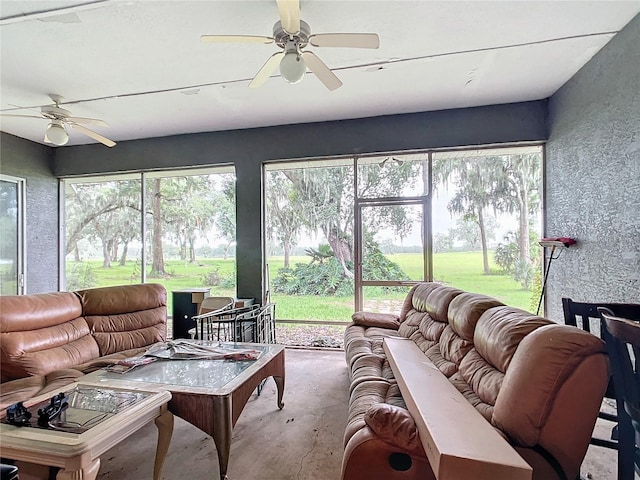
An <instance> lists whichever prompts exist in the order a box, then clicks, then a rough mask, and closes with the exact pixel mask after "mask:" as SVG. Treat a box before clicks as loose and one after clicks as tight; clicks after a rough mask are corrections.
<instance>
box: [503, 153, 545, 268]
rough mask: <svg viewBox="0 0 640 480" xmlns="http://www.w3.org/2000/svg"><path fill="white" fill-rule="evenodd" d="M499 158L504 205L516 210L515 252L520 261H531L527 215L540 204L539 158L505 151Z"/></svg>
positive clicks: (528, 218)
mask: <svg viewBox="0 0 640 480" xmlns="http://www.w3.org/2000/svg"><path fill="white" fill-rule="evenodd" d="M499 158H502V163H503V172H504V179H505V182H506V185H507V187H506V188H505V196H504V199H505V206H506V208H507V209H508V210H509V211H514V210H515V211H516V212H517V214H518V255H519V259H520V260H521V261H522V262H526V263H529V264H530V263H531V254H530V246H531V244H530V240H529V226H530V223H531V222H530V217H531V214H532V213H533V212H535V211H536V210H537V208H538V207H539V206H540V179H541V163H542V159H541V158H540V154H538V153H528V154H522V155H508V156H504V157H499Z"/></svg>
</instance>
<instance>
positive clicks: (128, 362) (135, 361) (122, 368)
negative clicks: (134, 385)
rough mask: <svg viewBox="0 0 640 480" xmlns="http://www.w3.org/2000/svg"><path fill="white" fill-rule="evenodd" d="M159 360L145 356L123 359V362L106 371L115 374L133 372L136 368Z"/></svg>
mask: <svg viewBox="0 0 640 480" xmlns="http://www.w3.org/2000/svg"><path fill="white" fill-rule="evenodd" d="M156 360H157V358H154V357H145V356H143V355H140V356H137V357H129V358H123V359H122V360H118V361H117V362H116V363H114V364H112V365H109V366H107V367H105V370H107V371H108V372H113V373H127V372H129V371H131V370H133V369H134V368H136V367H140V366H142V365H148V364H150V363H153V362H155V361H156Z"/></svg>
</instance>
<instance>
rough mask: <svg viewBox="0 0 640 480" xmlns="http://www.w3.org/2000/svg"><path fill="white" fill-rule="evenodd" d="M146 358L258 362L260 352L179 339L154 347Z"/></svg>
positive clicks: (147, 352) (146, 353)
mask: <svg viewBox="0 0 640 480" xmlns="http://www.w3.org/2000/svg"><path fill="white" fill-rule="evenodd" d="M145 355H146V356H151V357H158V358H164V359H169V360H257V359H258V357H259V356H260V352H259V351H258V350H253V349H249V348H244V349H241V348H226V347H224V346H213V345H202V344H197V343H192V342H189V341H187V340H183V339H178V340H173V341H169V342H164V343H159V344H156V345H153V346H152V347H151V348H149V350H147V351H146V352H145Z"/></svg>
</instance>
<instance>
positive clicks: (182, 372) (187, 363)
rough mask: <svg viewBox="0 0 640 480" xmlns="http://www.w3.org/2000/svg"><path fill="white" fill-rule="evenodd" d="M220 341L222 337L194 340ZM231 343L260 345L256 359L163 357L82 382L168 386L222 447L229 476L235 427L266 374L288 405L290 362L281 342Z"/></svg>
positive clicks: (177, 403) (183, 412) (181, 410)
mask: <svg viewBox="0 0 640 480" xmlns="http://www.w3.org/2000/svg"><path fill="white" fill-rule="evenodd" d="M192 342H194V343H201V344H204V345H212V346H217V345H220V344H219V342H208V341H201V340H192ZM223 345H224V346H225V347H229V348H234V346H235V348H241V349H246V348H250V349H255V350H259V351H260V352H261V354H260V357H259V358H258V359H257V360H241V361H236V360H160V361H156V362H154V363H151V364H149V365H144V366H141V367H138V368H136V369H134V370H132V371H130V372H127V373H124V374H117V373H109V372H106V371H103V370H101V371H97V372H94V373H91V374H89V375H87V376H85V377H83V379H82V381H83V382H90V383H93V384H96V385H104V386H113V387H120V388H131V389H136V388H141V389H145V390H149V389H154V388H155V389H163V390H169V391H170V392H171V395H172V397H171V401H170V402H169V410H170V411H171V412H172V413H173V414H174V415H177V416H178V417H180V418H182V419H184V420H186V421H187V422H189V423H191V424H192V425H194V426H196V427H198V428H199V429H200V430H202V431H203V432H205V433H207V434H208V435H211V437H213V440H214V442H215V445H216V449H217V451H218V464H219V466H220V479H221V480H224V479H226V478H227V466H228V463H229V452H230V449H231V432H232V429H233V427H234V426H235V424H236V421H237V420H238V417H239V416H240V414H241V413H242V410H243V408H244V406H245V405H246V403H247V401H248V400H249V397H250V396H251V394H252V392H253V391H254V390H255V389H256V387H258V386H259V385H260V384H261V382H262V381H263V380H264V379H265V378H267V377H273V379H274V380H275V382H276V386H277V389H278V395H277V406H278V408H279V409H282V407H284V403H283V402H282V396H283V394H284V380H285V363H284V351H285V349H284V347H283V346H282V345H268V344H254V343H233V344H223Z"/></svg>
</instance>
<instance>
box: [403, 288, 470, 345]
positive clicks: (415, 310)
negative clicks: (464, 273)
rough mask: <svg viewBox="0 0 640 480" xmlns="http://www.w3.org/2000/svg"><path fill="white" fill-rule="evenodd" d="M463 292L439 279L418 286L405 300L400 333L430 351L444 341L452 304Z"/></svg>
mask: <svg viewBox="0 0 640 480" xmlns="http://www.w3.org/2000/svg"><path fill="white" fill-rule="evenodd" d="M461 293H463V291H462V290H458V289H457V288H452V287H447V286H445V285H441V284H438V283H435V282H428V283H421V284H418V285H416V286H415V287H413V288H412V289H411V291H410V292H409V294H408V295H407V298H406V299H405V302H404V306H403V308H402V312H401V314H400V322H401V323H400V327H399V328H398V333H399V334H400V335H402V336H403V337H406V338H408V339H410V340H413V341H414V342H415V343H416V345H418V347H420V349H421V350H422V351H423V352H427V350H429V349H430V348H431V347H433V346H434V345H435V344H436V343H437V342H438V341H439V340H440V335H442V332H443V331H444V329H445V327H446V326H447V323H448V316H447V315H448V313H447V312H448V310H449V304H450V303H451V301H452V300H453V299H454V298H455V297H457V296H458V295H460V294H461Z"/></svg>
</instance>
